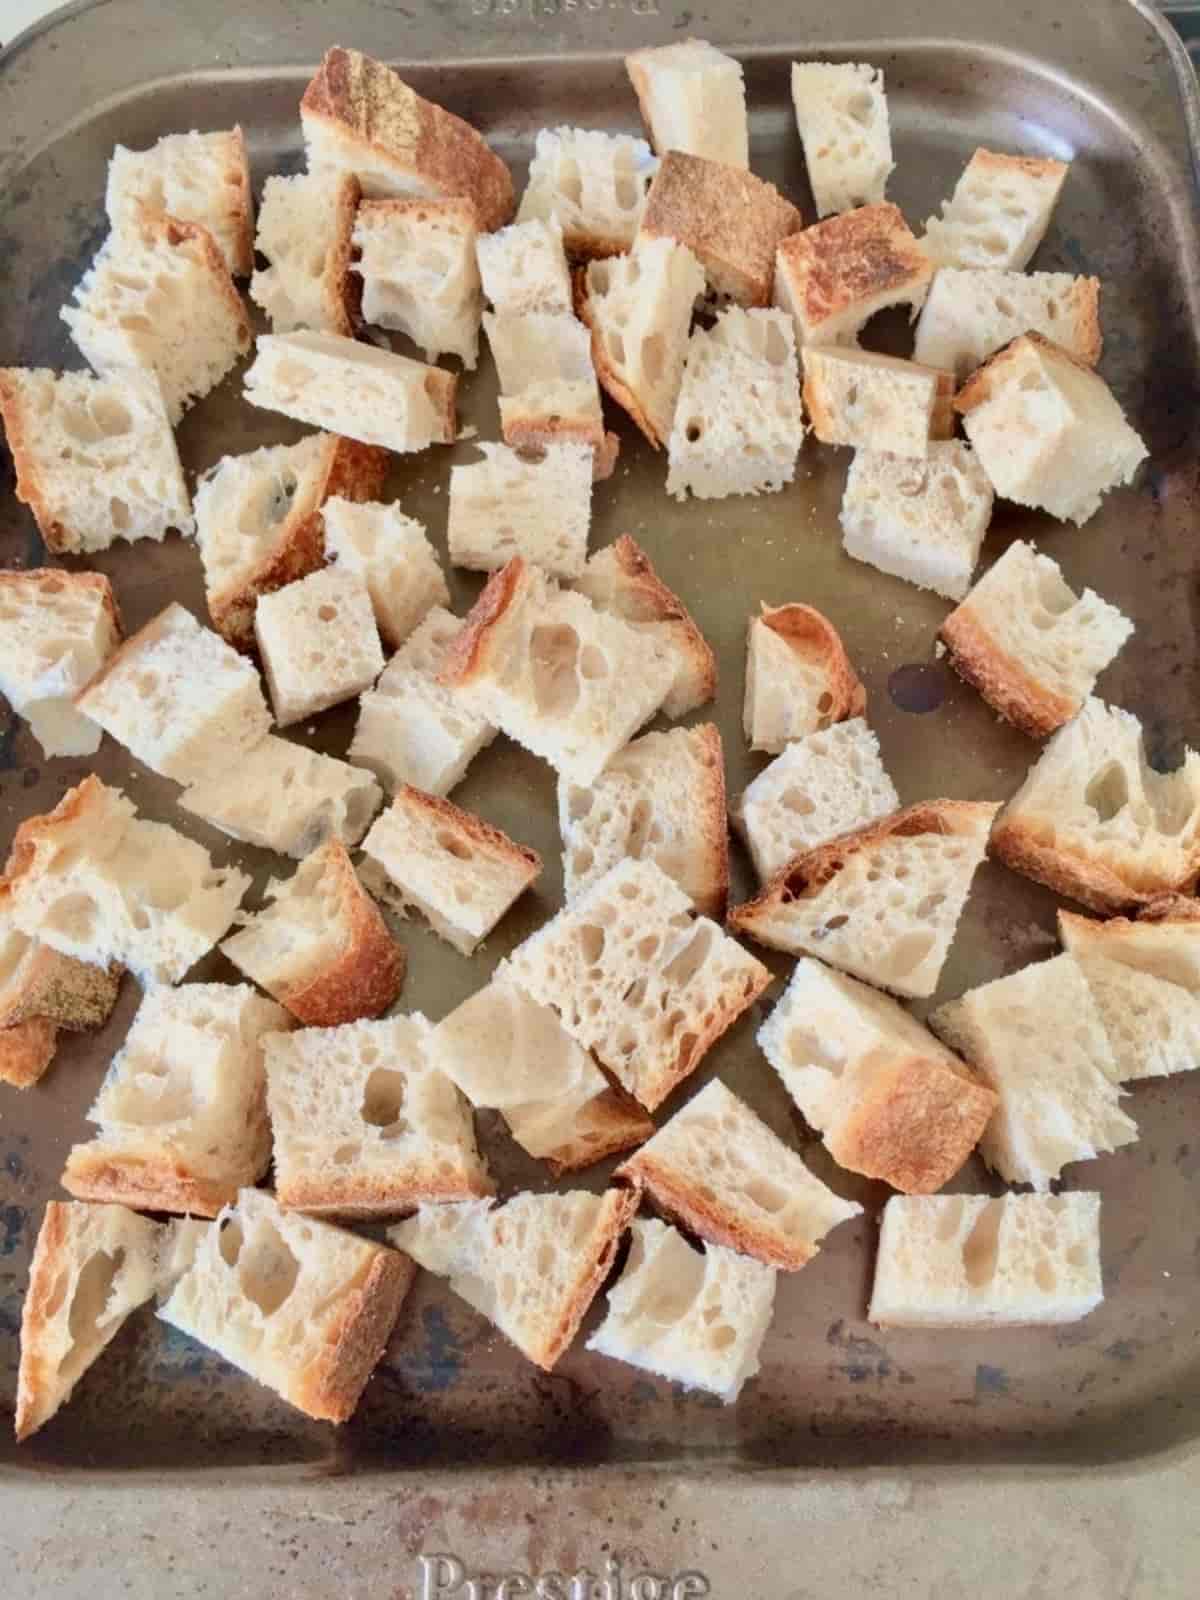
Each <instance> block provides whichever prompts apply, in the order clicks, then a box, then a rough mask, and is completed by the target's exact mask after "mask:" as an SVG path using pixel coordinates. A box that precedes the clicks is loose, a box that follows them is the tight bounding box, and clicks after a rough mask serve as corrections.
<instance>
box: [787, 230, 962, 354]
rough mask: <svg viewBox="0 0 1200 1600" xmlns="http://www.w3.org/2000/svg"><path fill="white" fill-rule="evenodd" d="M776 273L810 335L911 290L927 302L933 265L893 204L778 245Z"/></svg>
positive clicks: (791, 237)
mask: <svg viewBox="0 0 1200 1600" xmlns="http://www.w3.org/2000/svg"><path fill="white" fill-rule="evenodd" d="M776 271H777V272H779V273H781V274H784V275H785V276H786V278H787V280H788V286H789V289H790V291H791V295H792V298H793V300H794V302H795V306H796V308H797V310H798V312H799V315H800V319H801V322H802V323H803V324H804V327H805V329H806V331H807V332H809V333H814V332H817V331H818V330H819V329H820V327H821V325H822V324H823V323H825V322H828V321H829V320H830V318H833V317H838V316H841V315H842V314H843V313H844V312H846V311H850V310H852V309H853V308H854V307H855V306H864V307H866V306H868V305H870V304H871V303H872V302H873V301H875V300H877V299H879V298H880V297H881V296H887V295H899V294H901V293H903V292H904V291H908V292H909V293H910V296H911V298H912V300H913V301H914V302H916V301H918V300H920V299H922V298H923V297H924V295H925V292H926V290H927V289H928V287H929V283H930V280H931V279H932V277H933V272H934V267H933V262H932V261H931V260H930V259H929V257H928V256H927V255H926V254H925V252H924V250H922V249H921V246H920V245H919V244H918V243H917V240H916V238H915V236H914V234H913V232H912V229H911V228H910V227H909V226H908V223H907V222H905V220H904V217H903V215H902V214H901V212H900V209H899V207H897V206H894V205H892V204H891V202H890V201H882V202H881V203H879V204H878V205H869V206H859V207H858V208H857V209H856V210H854V211H845V212H842V213H841V215H839V216H833V217H828V218H827V219H826V220H825V221H824V222H818V223H816V224H815V226H813V227H811V228H805V229H804V231H803V232H802V233H793V234H791V235H790V236H789V237H788V238H786V239H784V240H782V241H781V242H780V244H779V247H778V256H777V260H776Z"/></svg>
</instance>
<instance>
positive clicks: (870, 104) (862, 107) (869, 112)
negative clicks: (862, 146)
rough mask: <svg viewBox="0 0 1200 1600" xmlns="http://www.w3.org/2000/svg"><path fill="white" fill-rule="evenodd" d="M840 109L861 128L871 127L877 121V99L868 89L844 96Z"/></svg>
mask: <svg viewBox="0 0 1200 1600" xmlns="http://www.w3.org/2000/svg"><path fill="white" fill-rule="evenodd" d="M838 109H839V110H840V111H841V112H842V114H843V115H844V116H847V117H849V118H850V120H851V122H857V123H858V125H859V127H860V128H869V127H870V126H871V124H872V123H873V122H874V121H875V101H874V98H873V97H872V95H870V94H869V93H868V92H867V90H866V89H859V90H858V91H857V93H855V94H850V95H846V96H844V97H843V99H842V100H841V102H840V104H839V107H838Z"/></svg>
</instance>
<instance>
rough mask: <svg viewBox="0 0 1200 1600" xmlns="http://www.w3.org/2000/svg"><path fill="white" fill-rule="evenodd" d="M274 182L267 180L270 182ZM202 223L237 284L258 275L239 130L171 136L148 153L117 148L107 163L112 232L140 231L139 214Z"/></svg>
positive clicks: (107, 203) (247, 172)
mask: <svg viewBox="0 0 1200 1600" xmlns="http://www.w3.org/2000/svg"><path fill="white" fill-rule="evenodd" d="M269 181H270V180H268V182H269ZM143 206H145V207H147V208H148V209H149V210H151V211H165V212H167V213H168V215H170V216H172V217H178V218H179V220H180V221H181V222H198V223H200V224H201V226H202V227H205V228H207V229H208V231H209V233H211V234H212V236H213V238H214V239H215V240H216V243H217V246H218V248H219V249H220V252H221V254H222V256H223V257H224V258H225V265H226V266H227V267H228V269H229V271H230V272H231V273H232V274H233V276H234V277H235V278H248V277H249V276H250V274H251V272H252V271H253V269H254V206H253V202H252V200H251V197H250V165H249V162H248V161H247V159H246V140H245V138H244V136H243V134H242V130H241V128H229V129H225V130H222V131H220V132H216V133H197V132H195V130H193V131H192V132H191V133H169V134H166V135H165V136H164V137H163V138H161V139H158V140H157V141H156V142H155V143H154V144H152V145H151V146H150V148H149V149H148V150H127V149H126V147H125V146H124V145H123V144H119V145H117V147H116V148H115V149H114V151H113V153H112V156H111V158H110V160H109V163H108V187H107V189H106V191H105V195H104V209H105V210H106V211H107V212H108V220H109V222H110V223H111V224H112V226H113V227H114V228H118V229H119V228H122V227H124V226H125V225H126V224H128V223H133V224H135V225H136V223H137V220H138V216H139V213H140V211H141V208H142V207H143Z"/></svg>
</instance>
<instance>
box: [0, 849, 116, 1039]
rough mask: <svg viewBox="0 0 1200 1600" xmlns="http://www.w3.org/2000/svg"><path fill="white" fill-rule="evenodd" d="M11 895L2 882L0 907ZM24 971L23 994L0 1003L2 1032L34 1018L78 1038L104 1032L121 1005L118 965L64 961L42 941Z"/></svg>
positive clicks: (69, 958)
mask: <svg viewBox="0 0 1200 1600" xmlns="http://www.w3.org/2000/svg"><path fill="white" fill-rule="evenodd" d="M11 893H12V889H11V886H10V885H9V883H8V882H7V880H6V879H2V878H0V906H2V905H3V902H4V900H5V899H7V898H8V897H9V896H10V895H11ZM22 967H23V969H24V970H23V972H22V978H21V988H20V991H19V992H18V993H15V994H13V995H12V996H11V997H10V998H9V1000H8V1001H7V1003H3V1002H0V1029H5V1028H12V1027H15V1026H16V1025H17V1024H18V1023H21V1022H29V1021H31V1020H32V1019H33V1018H34V1017H43V1018H45V1019H46V1021H48V1022H53V1023H55V1024H56V1025H57V1026H58V1027H60V1028H70V1029H71V1030H73V1031H75V1032H81V1031H82V1030H83V1029H85V1028H100V1027H103V1025H104V1024H105V1023H106V1022H107V1021H108V1019H109V1017H110V1016H111V1014H112V1009H113V1007H114V1006H115V1005H116V1003H117V990H118V989H119V988H120V986H121V976H122V973H123V971H124V969H123V968H122V967H119V966H117V965H116V964H115V963H114V964H113V965H112V966H111V967H94V966H92V965H90V963H88V962H86V961H79V960H77V959H76V958H75V957H74V956H65V955H63V954H62V953H61V952H60V951H58V950H53V949H51V947H50V946H49V945H48V944H42V943H41V941H40V940H35V941H34V943H33V947H32V948H31V949H30V950H29V951H28V953H27V954H26V956H25V958H24V960H23V962H22Z"/></svg>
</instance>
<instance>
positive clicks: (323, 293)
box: [250, 171, 362, 336]
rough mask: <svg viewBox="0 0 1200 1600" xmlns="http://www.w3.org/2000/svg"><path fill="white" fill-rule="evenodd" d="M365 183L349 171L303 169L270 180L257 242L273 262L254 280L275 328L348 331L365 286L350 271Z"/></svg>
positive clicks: (256, 296) (253, 294)
mask: <svg viewBox="0 0 1200 1600" xmlns="http://www.w3.org/2000/svg"><path fill="white" fill-rule="evenodd" d="M359 198H360V190H359V187H358V180H357V178H355V177H354V176H353V175H352V174H351V173H348V172H336V171H328V172H299V173H297V174H296V175H295V177H291V178H281V177H277V176H276V177H270V178H268V179H267V181H266V183H265V184H264V185H263V193H262V204H261V206H260V207H259V211H258V234H257V236H256V238H255V240H254V247H255V249H256V250H257V251H258V253H259V255H261V256H265V257H266V261H267V265H266V266H265V267H261V268H259V270H258V271H256V272H255V274H254V276H253V277H252V278H251V280H250V298H251V300H253V301H254V303H255V304H256V305H258V306H261V307H262V309H263V310H264V311H265V312H266V314H267V320H268V321H269V322H270V324H271V331H272V333H295V332H296V331H297V329H299V328H309V329H311V330H312V331H313V332H315V333H339V334H345V335H347V336H349V335H350V334H352V333H353V332H354V329H355V325H356V323H357V320H358V313H359V301H360V299H361V290H362V285H361V283H360V281H359V279H358V278H357V277H355V276H354V274H353V273H352V271H351V267H350V261H351V256H352V254H353V244H352V235H353V233H354V218H355V216H356V214H357V212H358V202H359Z"/></svg>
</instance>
